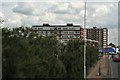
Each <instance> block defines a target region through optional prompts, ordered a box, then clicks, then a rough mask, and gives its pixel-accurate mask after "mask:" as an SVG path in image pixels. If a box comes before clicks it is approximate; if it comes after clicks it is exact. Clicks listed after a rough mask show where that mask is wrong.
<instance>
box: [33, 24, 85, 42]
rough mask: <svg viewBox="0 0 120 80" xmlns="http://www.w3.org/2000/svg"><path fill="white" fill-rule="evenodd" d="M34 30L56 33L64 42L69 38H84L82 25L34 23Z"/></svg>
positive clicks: (47, 33) (42, 33) (48, 33)
mask: <svg viewBox="0 0 120 80" xmlns="http://www.w3.org/2000/svg"><path fill="white" fill-rule="evenodd" d="M32 31H34V32H37V33H39V34H41V35H52V34H54V35H56V36H58V37H59V38H60V40H61V41H62V42H67V41H69V40H75V39H78V40H82V39H83V28H82V26H81V25H73V24H70V23H69V24H66V25H49V24H43V25H34V26H32Z"/></svg>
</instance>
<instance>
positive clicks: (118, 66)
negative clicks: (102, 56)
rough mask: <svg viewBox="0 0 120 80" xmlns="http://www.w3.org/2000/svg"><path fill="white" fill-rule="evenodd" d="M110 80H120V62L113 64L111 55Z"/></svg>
mask: <svg viewBox="0 0 120 80" xmlns="http://www.w3.org/2000/svg"><path fill="white" fill-rule="evenodd" d="M108 65H109V72H110V76H109V77H110V78H119V79H120V62H113V61H112V58H111V55H109V58H108Z"/></svg>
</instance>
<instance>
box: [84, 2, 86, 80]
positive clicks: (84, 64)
mask: <svg viewBox="0 0 120 80" xmlns="http://www.w3.org/2000/svg"><path fill="white" fill-rule="evenodd" d="M85 28H86V1H85V10H84V79H86V30H85Z"/></svg>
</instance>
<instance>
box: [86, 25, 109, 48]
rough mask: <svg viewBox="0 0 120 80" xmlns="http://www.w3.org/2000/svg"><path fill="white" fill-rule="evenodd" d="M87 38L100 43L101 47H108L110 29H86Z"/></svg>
mask: <svg viewBox="0 0 120 80" xmlns="http://www.w3.org/2000/svg"><path fill="white" fill-rule="evenodd" d="M86 38H87V39H91V40H95V41H98V42H99V47H107V45H108V29H107V28H97V27H93V28H86Z"/></svg>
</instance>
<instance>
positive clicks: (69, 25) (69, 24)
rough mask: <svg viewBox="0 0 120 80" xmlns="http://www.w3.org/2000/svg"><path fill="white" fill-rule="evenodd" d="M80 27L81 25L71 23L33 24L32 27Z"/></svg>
mask: <svg viewBox="0 0 120 80" xmlns="http://www.w3.org/2000/svg"><path fill="white" fill-rule="evenodd" d="M71 26H72V27H82V25H78V24H77V25H73V24H72V23H68V24H66V25H50V24H48V23H44V24H43V25H33V26H32V27H71Z"/></svg>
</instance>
